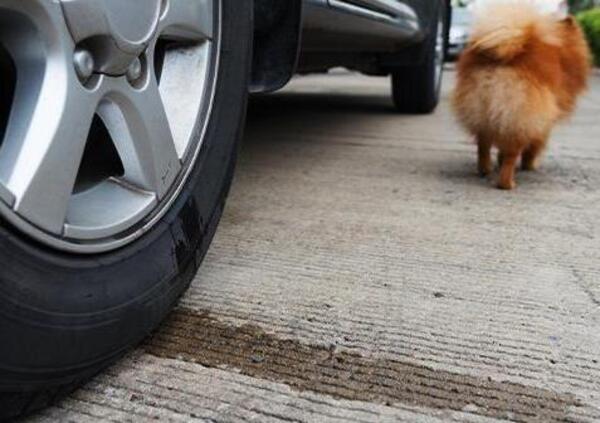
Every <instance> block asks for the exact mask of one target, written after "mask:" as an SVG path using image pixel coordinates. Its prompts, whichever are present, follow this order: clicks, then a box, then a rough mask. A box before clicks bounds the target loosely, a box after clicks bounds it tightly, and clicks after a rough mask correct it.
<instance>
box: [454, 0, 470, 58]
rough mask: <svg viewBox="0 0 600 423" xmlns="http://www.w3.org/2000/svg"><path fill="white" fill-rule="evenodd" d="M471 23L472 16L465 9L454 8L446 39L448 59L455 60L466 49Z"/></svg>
mask: <svg viewBox="0 0 600 423" xmlns="http://www.w3.org/2000/svg"><path fill="white" fill-rule="evenodd" d="M472 22H473V16H472V13H471V11H470V10H469V9H468V8H467V7H454V8H453V9H452V25H451V26H450V33H449V37H448V59H450V60H455V59H457V58H458V56H459V55H460V53H462V51H463V50H464V49H465V48H466V47H467V44H468V43H469V37H470V35H471V25H472Z"/></svg>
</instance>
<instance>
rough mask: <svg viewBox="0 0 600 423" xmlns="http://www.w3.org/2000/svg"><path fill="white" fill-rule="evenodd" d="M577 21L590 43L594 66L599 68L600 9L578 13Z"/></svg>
mask: <svg viewBox="0 0 600 423" xmlns="http://www.w3.org/2000/svg"><path fill="white" fill-rule="evenodd" d="M577 20H578V21H579V24H580V25H581V27H582V28H583V31H584V32H585V35H586V37H587V39H588V41H589V43H590V47H591V49H592V53H593V54H594V61H595V63H596V66H600V7H597V8H595V9H590V10H586V11H585V12H581V13H579V14H578V15H577Z"/></svg>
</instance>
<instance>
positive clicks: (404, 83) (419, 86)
mask: <svg viewBox="0 0 600 423" xmlns="http://www.w3.org/2000/svg"><path fill="white" fill-rule="evenodd" d="M448 13H449V10H448V6H447V5H446V2H445V1H444V2H442V1H440V2H439V6H438V9H437V14H436V16H435V18H434V20H433V22H432V24H431V29H430V31H429V34H428V36H427V38H426V39H425V40H424V41H423V42H422V44H421V45H419V46H418V47H417V48H418V49H419V50H423V49H424V52H423V55H422V60H421V61H420V62H419V63H418V64H415V65H406V66H403V67H400V68H397V69H394V70H393V71H392V75H391V79H392V96H393V100H394V105H395V106H396V110H397V111H398V112H400V113H406V114H429V113H432V112H433V111H434V110H435V109H436V107H437V105H438V104H439V102H440V92H441V85H442V83H441V82H442V81H441V79H442V77H441V73H438V69H437V68H438V67H439V66H440V63H439V62H438V61H437V60H436V41H437V35H438V30H439V27H440V25H443V34H444V36H445V40H444V52H445V51H446V48H445V47H446V43H447V38H448V37H447V34H448ZM443 62H444V61H443V60H442V61H441V66H443Z"/></svg>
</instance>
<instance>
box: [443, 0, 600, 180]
mask: <svg viewBox="0 0 600 423" xmlns="http://www.w3.org/2000/svg"><path fill="white" fill-rule="evenodd" d="M457 67H458V86H457V89H456V91H455V93H454V98H453V103H454V109H455V111H456V114H457V116H458V118H459V120H460V122H461V123H462V125H463V126H464V127H465V128H466V129H467V130H468V131H469V132H470V133H471V134H473V135H474V136H475V137H476V139H477V144H478V148H479V164H478V165H479V172H480V174H481V175H489V174H490V173H491V172H492V168H493V165H492V158H491V149H492V147H496V148H498V150H499V153H498V161H499V164H500V177H499V180H498V187H499V188H502V189H513V188H514V187H515V186H516V184H515V180H514V174H515V168H516V166H517V162H518V160H519V157H521V158H522V160H521V166H522V168H523V169H524V170H534V169H536V167H537V163H538V159H539V156H540V154H541V153H542V151H543V150H544V148H545V146H546V143H547V141H548V137H549V136H550V132H551V131H552V128H553V127H554V126H555V125H556V123H557V122H559V121H560V120H561V119H564V118H566V117H567V116H569V115H570V114H571V113H572V112H573V109H574V108H575V103H576V100H577V97H578V95H579V94H581V93H582V91H583V90H584V89H585V87H586V84H587V80H588V77H589V74H590V68H591V59H590V53H589V49H588V47H587V44H586V41H585V38H584V36H583V33H582V31H581V29H580V28H579V26H578V24H577V22H576V21H575V20H574V19H573V18H572V17H568V18H567V19H564V20H561V19H559V18H557V17H556V16H553V15H549V14H543V13H541V12H539V11H538V10H537V9H536V8H535V7H534V6H533V5H532V4H531V3H528V2H527V1H522V0H521V1H519V2H516V1H513V2H507V1H504V2H496V3H493V4H492V5H489V6H487V7H486V8H485V9H484V10H481V11H480V13H479V16H478V17H477V18H476V23H475V25H474V28H473V33H472V37H471V41H470V44H469V46H468V48H467V49H466V50H465V52H464V53H463V55H462V56H461V58H460V60H459V62H458V66H457Z"/></svg>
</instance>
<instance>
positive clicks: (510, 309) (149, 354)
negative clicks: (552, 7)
mask: <svg viewBox="0 0 600 423" xmlns="http://www.w3.org/2000/svg"><path fill="white" fill-rule="evenodd" d="M452 84H453V73H452V72H451V71H449V72H447V83H446V89H445V91H444V100H443V103H442V105H441V107H440V109H439V111H438V112H437V113H436V114H435V115H433V116H412V117H403V116H398V115H396V114H394V112H393V110H392V109H391V105H390V100H389V87H388V84H387V81H386V80H384V79H370V78H365V77H359V76H355V75H350V74H341V75H336V76H316V77H315V76H310V77H303V78H299V79H297V80H296V81H295V82H294V83H293V84H292V85H291V86H290V87H289V88H288V89H287V90H286V92H284V93H281V94H277V95H274V96H268V97H261V98H258V99H255V100H254V101H253V103H252V106H251V113H250V118H249V124H248V134H247V137H246V142H245V146H244V151H243V154H242V156H241V160H240V166H239V171H238V173H237V178H236V182H235V185H234V188H233V191H232V194H231V198H230V201H229V203H228V207H227V210H226V212H225V216H224V219H223V223H222V225H221V227H220V229H219V232H218V235H217V237H216V240H215V243H214V245H213V247H212V248H211V250H210V253H209V255H208V257H207V259H206V262H205V264H204V266H203V268H202V270H201V272H200V273H199V275H198V276H197V278H196V280H195V282H194V284H193V286H192V288H191V290H190V292H189V293H188V295H187V296H186V297H185V298H184V299H183V301H182V303H181V305H180V307H179V308H178V310H177V311H176V312H175V313H174V315H173V316H172V318H171V319H170V320H169V321H168V322H167V323H166V324H165V325H164V326H163V328H162V329H161V330H160V331H159V333H158V334H157V335H156V336H155V337H154V338H153V339H152V340H150V341H149V342H148V343H147V344H146V345H144V346H143V347H141V348H140V349H139V350H138V351H135V352H133V353H132V354H131V355H130V356H129V357H128V358H126V359H125V360H123V361H122V362H121V363H120V364H119V365H117V366H115V367H114V368H112V369H110V370H109V371H107V372H106V373H105V374H103V375H101V376H99V377H98V378H97V379H96V380H94V381H92V382H91V383H90V384H88V385H87V386H86V387H84V388H83V389H81V390H79V391H78V392H76V393H75V394H74V395H72V396H71V397H70V398H68V399H67V400H65V401H63V402H62V403H60V404H59V405H57V406H56V407H54V408H52V409H49V410H46V411H45V412H43V413H41V414H40V415H38V416H36V417H35V418H33V419H31V421H35V422H54V421H69V420H70V421H77V422H81V421H146V420H148V419H159V420H165V421H186V422H187V421H223V422H229V421H250V420H255V421H261V422H262V421H273V422H282V421H285V422H288V421H302V422H304V421H306V422H311V421H315V422H316V421H318V422H323V421H332V422H334V421H340V422H342V421H343V422H347V421H356V422H381V421H407V422H416V421H419V422H442V421H444V422H445V421H472V422H490V421H507V420H513V421H590V422H591V421H597V420H598V419H600V363H599V360H600V282H599V281H600V278H599V277H600V249H599V248H598V245H599V239H600V238H599V237H600V229H599V226H598V224H597V222H598V220H599V218H600V190H599V187H600V118H599V117H598V116H599V115H600V76H598V75H596V76H595V77H594V83H593V87H592V90H591V92H590V93H589V95H588V96H587V97H586V98H585V99H584V101H583V102H582V105H581V108H580V110H579V112H578V113H577V115H576V116H575V117H574V118H573V119H572V121H571V122H570V123H568V124H566V125H563V127H561V128H560V130H558V131H557V132H556V134H555V136H554V139H553V143H552V145H551V148H550V150H549V152H548V155H547V158H546V159H545V161H544V163H543V166H542V169H541V170H540V172H538V173H534V174H526V175H524V174H521V175H519V179H518V182H519V184H520V186H519V188H518V189H517V190H516V191H514V192H510V193H506V192H501V191H498V190H496V189H493V188H492V182H491V181H487V180H482V179H480V178H478V177H477V176H476V174H475V152H474V147H473V145H472V144H471V143H470V141H469V140H468V138H467V137H466V136H465V135H464V134H462V133H461V132H460V130H458V128H457V127H456V126H455V124H454V121H453V119H452V116H451V114H450V111H449V107H448V93H449V89H450V88H451V86H452Z"/></svg>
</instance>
